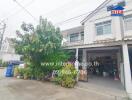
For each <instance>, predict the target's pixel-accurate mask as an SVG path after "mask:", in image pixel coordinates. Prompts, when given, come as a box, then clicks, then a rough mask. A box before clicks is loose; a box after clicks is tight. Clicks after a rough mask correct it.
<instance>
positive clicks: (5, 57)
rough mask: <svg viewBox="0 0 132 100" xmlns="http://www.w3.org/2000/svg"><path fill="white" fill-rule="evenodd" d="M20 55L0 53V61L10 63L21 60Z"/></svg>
mask: <svg viewBox="0 0 132 100" xmlns="http://www.w3.org/2000/svg"><path fill="white" fill-rule="evenodd" d="M20 57H21V56H20V55H17V54H14V53H7V52H5V53H0V59H2V60H3V61H10V60H20Z"/></svg>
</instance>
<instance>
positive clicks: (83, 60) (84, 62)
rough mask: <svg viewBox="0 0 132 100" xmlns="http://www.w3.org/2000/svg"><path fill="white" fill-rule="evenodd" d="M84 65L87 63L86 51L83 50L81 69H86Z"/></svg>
mask: <svg viewBox="0 0 132 100" xmlns="http://www.w3.org/2000/svg"><path fill="white" fill-rule="evenodd" d="M86 63H87V50H86V49H83V55H82V64H83V66H82V67H83V69H87V68H86V67H87V66H86Z"/></svg>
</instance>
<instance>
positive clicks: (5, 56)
mask: <svg viewBox="0 0 132 100" xmlns="http://www.w3.org/2000/svg"><path fill="white" fill-rule="evenodd" d="M20 57H21V56H20V55H18V54H15V49H14V48H13V46H12V44H11V41H10V39H9V38H6V39H5V40H4V41H3V43H2V48H1V51H0V59H2V60H3V61H10V60H20Z"/></svg>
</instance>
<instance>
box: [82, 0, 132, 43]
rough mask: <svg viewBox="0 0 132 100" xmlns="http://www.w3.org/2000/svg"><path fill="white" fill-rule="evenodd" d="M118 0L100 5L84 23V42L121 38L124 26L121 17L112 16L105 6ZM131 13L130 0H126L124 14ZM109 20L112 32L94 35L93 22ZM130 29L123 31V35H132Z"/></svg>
mask: <svg viewBox="0 0 132 100" xmlns="http://www.w3.org/2000/svg"><path fill="white" fill-rule="evenodd" d="M118 1H119V0H111V2H110V3H108V4H107V5H105V7H102V8H101V9H100V10H99V11H97V13H95V14H94V15H93V16H92V17H91V18H89V19H88V20H87V21H86V22H85V23H84V44H91V43H94V42H95V41H98V40H108V39H113V40H115V41H118V40H121V34H120V33H121V31H123V29H122V28H124V25H123V23H124V22H123V19H122V18H119V17H112V16H111V12H110V11H109V12H108V11H107V6H108V5H111V4H115V3H116V2H118ZM129 14H132V0H126V7H125V13H124V15H129ZM109 20H111V22H112V23H111V28H112V34H109V35H100V36H97V35H96V28H95V24H96V23H99V22H104V21H109ZM131 32H132V31H129V32H124V35H125V36H128V35H130V36H132V34H131Z"/></svg>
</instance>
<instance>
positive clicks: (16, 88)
mask: <svg viewBox="0 0 132 100" xmlns="http://www.w3.org/2000/svg"><path fill="white" fill-rule="evenodd" d="M0 100H126V99H121V98H115V97H113V96H110V95H108V94H105V93H103V94H102V93H99V92H97V91H94V90H90V89H85V88H80V87H78V86H77V87H75V88H73V89H66V88H63V87H60V86H58V85H55V84H53V83H49V82H39V81H33V80H21V79H15V78H4V77H2V79H1V80H0Z"/></svg>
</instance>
